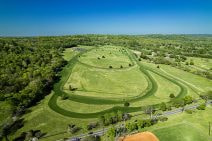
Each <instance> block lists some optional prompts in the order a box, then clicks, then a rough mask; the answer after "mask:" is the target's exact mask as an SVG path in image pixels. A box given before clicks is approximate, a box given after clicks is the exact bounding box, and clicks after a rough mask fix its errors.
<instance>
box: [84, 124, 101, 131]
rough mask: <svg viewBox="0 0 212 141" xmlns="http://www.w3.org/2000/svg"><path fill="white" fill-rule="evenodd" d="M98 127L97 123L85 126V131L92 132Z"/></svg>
mask: <svg viewBox="0 0 212 141" xmlns="http://www.w3.org/2000/svg"><path fill="white" fill-rule="evenodd" d="M98 125H99V123H98V122H93V123H90V124H88V125H87V130H92V129H93V128H96V127H97V126H98Z"/></svg>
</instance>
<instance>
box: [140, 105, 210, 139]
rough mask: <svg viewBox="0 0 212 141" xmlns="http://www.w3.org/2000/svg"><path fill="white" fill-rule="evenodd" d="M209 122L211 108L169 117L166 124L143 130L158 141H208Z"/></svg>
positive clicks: (161, 123)
mask: <svg viewBox="0 0 212 141" xmlns="http://www.w3.org/2000/svg"><path fill="white" fill-rule="evenodd" d="M209 122H212V107H208V108H207V109H206V110H205V111H196V112H194V113H193V114H187V113H182V114H179V115H174V116H171V117H169V120H168V121H167V122H164V123H163V122H160V123H158V124H156V125H154V126H152V127H149V128H146V129H144V130H148V131H152V132H153V133H155V134H156V136H157V137H158V138H159V139H160V141H167V140H171V141H210V140H211V139H212V136H209V131H208V130H209V129H208V127H209Z"/></svg>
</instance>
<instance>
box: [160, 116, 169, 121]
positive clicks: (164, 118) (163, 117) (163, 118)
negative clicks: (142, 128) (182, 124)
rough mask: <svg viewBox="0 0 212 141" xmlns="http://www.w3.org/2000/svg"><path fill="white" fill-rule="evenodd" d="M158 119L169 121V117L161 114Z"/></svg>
mask: <svg viewBox="0 0 212 141" xmlns="http://www.w3.org/2000/svg"><path fill="white" fill-rule="evenodd" d="M158 120H160V121H162V122H164V121H167V120H168V118H167V117H165V116H161V117H159V118H158Z"/></svg>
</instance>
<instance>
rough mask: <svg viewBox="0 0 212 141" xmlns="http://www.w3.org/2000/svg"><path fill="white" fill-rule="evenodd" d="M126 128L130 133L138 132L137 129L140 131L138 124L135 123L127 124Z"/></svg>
mask: <svg viewBox="0 0 212 141" xmlns="http://www.w3.org/2000/svg"><path fill="white" fill-rule="evenodd" d="M126 128H127V130H128V131H129V132H132V131H134V130H137V129H138V126H137V124H136V123H134V122H128V123H127V124H126Z"/></svg>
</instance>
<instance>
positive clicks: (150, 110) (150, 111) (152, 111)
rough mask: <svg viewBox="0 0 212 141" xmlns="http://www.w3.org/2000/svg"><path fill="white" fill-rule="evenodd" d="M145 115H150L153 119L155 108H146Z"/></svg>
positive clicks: (144, 109) (144, 108)
mask: <svg viewBox="0 0 212 141" xmlns="http://www.w3.org/2000/svg"><path fill="white" fill-rule="evenodd" d="M142 109H143V111H144V113H145V114H148V115H150V118H152V114H153V113H154V110H155V109H154V107H153V106H151V105H150V106H145V107H143V108H142Z"/></svg>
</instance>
